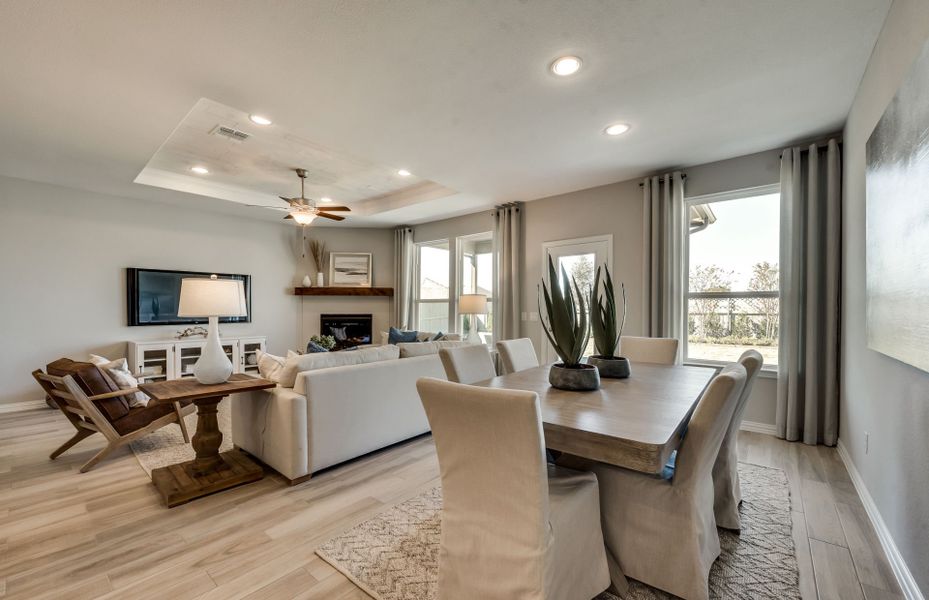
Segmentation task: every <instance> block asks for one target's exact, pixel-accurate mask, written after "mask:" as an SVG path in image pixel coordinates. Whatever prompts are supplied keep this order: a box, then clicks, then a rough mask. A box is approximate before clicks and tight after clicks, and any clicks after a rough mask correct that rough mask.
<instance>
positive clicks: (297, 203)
mask: <svg viewBox="0 0 929 600" xmlns="http://www.w3.org/2000/svg"><path fill="white" fill-rule="evenodd" d="M294 170H295V171H296V172H297V177H299V178H300V197H299V198H285V197H284V196H278V198H280V199H281V200H283V201H284V202H286V203H287V204H289V205H290V208H286V209H285V208H281V209H279V210H287V211H289V212H288V215H287V216H286V217H284V219H293V220H294V221H295V222H296V223H297V224H298V225H309V224H310V223H312V222H313V221H314V220H315V219H316V217H323V218H325V219H332V220H333V221H342V220H344V219H345V217H343V216H340V215H330V214H329V213H330V212H343V211H344V212H348V211H350V210H351V209H350V208H349V207H347V206H325V207H323V208H318V207H317V206H316V201H315V200H310V199H308V198H307V197H306V194H305V193H304V191H303V185H304V181H305V180H306V169H294Z"/></svg>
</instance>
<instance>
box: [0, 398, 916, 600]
mask: <svg viewBox="0 0 929 600" xmlns="http://www.w3.org/2000/svg"><path fill="white" fill-rule="evenodd" d="M69 429H70V425H68V424H67V423H66V422H65V420H64V419H63V418H62V417H61V416H60V414H58V413H57V412H53V411H51V410H44V409H42V410H33V411H28V412H21V413H12V414H3V415H0V597H2V598H4V600H6V599H7V598H29V599H42V598H68V599H69V600H80V599H83V598H98V597H102V598H132V599H133V600H141V599H146V598H171V599H172V600H183V599H187V598H190V599H193V598H198V599H204V600H206V599H222V600H230V599H235V598H249V599H259V598H261V599H272V598H326V599H328V600H338V599H347V598H368V596H367V595H366V594H364V593H363V592H361V591H360V590H358V589H357V588H356V587H355V586H354V585H353V584H352V583H351V582H350V581H348V580H347V579H346V578H345V577H343V576H342V575H341V574H339V573H338V572H337V571H335V570H334V569H333V568H332V567H330V566H329V565H328V564H326V563H325V562H323V561H322V560H320V559H319V558H318V557H317V556H316V555H315V554H314V553H313V550H314V549H315V548H316V546H318V545H319V544H321V543H322V542H324V541H325V540H327V539H329V538H330V537H332V536H334V535H335V534H337V533H339V532H340V531H342V530H344V529H346V528H348V527H349V526H351V525H353V524H354V523H357V522H359V521H362V520H364V519H366V518H368V517H371V516H373V515H375V514H376V513H378V512H379V511H381V510H382V509H383V508H384V507H386V506H389V505H392V504H395V503H397V502H399V501H402V500H404V499H406V498H408V497H411V496H414V495H416V494H418V493H419V492H421V491H423V490H426V489H429V488H430V487H432V486H434V485H436V484H437V483H438V465H437V462H436V458H435V450H434V446H433V444H432V440H431V439H430V438H428V437H427V438H419V439H417V440H414V441H412V442H408V443H406V444H403V445H401V446H398V447H395V448H392V449H390V450H387V451H384V452H381V453H379V454H376V455H373V456H370V457H367V458H364V459H361V460H358V461H355V462H352V463H349V464H347V465H344V466H342V467H338V468H336V469H333V470H330V471H328V472H325V473H323V474H321V475H319V476H317V477H314V478H313V479H312V480H310V481H308V482H306V483H304V484H302V485H299V486H296V487H292V488H291V487H287V486H286V485H285V484H284V483H283V480H282V479H281V478H280V477H279V476H278V475H270V476H268V477H266V478H265V479H263V480H262V481H260V482H257V483H254V484H250V485H247V486H243V487H240V488H237V489H235V490H229V491H226V492H223V493H221V494H217V495H214V496H210V497H208V498H203V499H200V500H196V501H194V502H192V503H190V504H187V505H184V506H181V507H178V508H174V509H170V510H169V509H166V508H164V507H163V506H162V504H161V501H160V498H159V497H158V495H157V493H156V491H155V488H154V486H152V484H151V482H150V480H149V479H148V477H147V476H146V475H145V473H144V472H143V471H142V469H141V467H139V465H138V463H137V462H136V460H135V458H134V457H133V456H132V454H131V451H129V450H128V449H124V450H122V451H121V452H119V453H117V455H116V456H115V457H114V458H112V459H109V460H106V461H104V462H103V463H101V464H100V465H99V466H98V467H97V468H96V469H94V470H93V471H91V472H90V473H86V474H80V473H78V472H77V469H78V467H79V466H80V465H81V464H82V463H83V462H84V461H86V460H87V459H88V458H89V457H90V456H91V455H92V454H93V453H94V452H95V451H96V450H97V449H98V448H99V447H100V446H101V443H100V441H94V440H93V439H92V438H91V440H87V441H85V442H83V443H82V444H81V445H79V446H78V447H77V448H75V449H73V450H72V451H71V452H68V453H66V454H65V455H64V456H63V457H61V458H60V459H58V460H56V461H50V460H48V454H49V452H51V451H52V450H53V449H54V448H55V447H57V446H58V445H59V444H60V443H61V442H63V441H64V440H65V439H67V438H68V437H69V436H70V435H71V432H70V431H69ZM101 439H102V438H101ZM740 441H741V447H742V448H741V450H742V457H743V459H744V460H747V461H749V462H753V463H757V464H763V465H771V466H777V467H780V468H783V469H785V470H786V471H787V474H788V477H789V479H790V482H791V495H792V499H793V510H794V513H793V516H794V537H795V541H796V544H797V554H798V558H799V563H800V583H801V588H802V591H803V595H804V598H816V597H817V593H818V597H819V598H822V599H827V598H828V599H833V598H835V599H842V600H854V599H857V598H866V599H867V600H880V599H887V598H899V597H901V596H900V590H899V588H898V587H897V585H896V582H895V580H894V578H893V574H892V572H891V570H890V567H889V566H888V564H887V562H886V560H885V559H884V557H883V554H882V552H881V549H880V546H879V544H878V541H877V538H876V537H875V534H874V532H873V530H872V529H871V526H870V524H869V522H868V519H867V516H866V514H865V512H864V508H863V507H862V505H861V502H860V501H859V499H858V497H857V495H856V494H855V491H854V489H853V487H852V484H851V482H850V480H849V478H848V474H847V473H846V471H845V468H844V467H843V465H842V463H841V462H840V460H839V458H838V456H837V454H836V452H835V451H834V450H832V449H827V448H822V447H819V448H814V447H809V446H803V445H800V444H788V443H786V442H782V441H780V440H777V439H775V438H772V437H769V436H764V435H759V434H752V433H743V434H742V437H741V440H740Z"/></svg>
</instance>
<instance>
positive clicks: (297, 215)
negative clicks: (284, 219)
mask: <svg viewBox="0 0 929 600" xmlns="http://www.w3.org/2000/svg"><path fill="white" fill-rule="evenodd" d="M290 216H291V217H293V218H294V221H296V222H297V225H309V224H310V223H312V222H313V221H314V220H315V219H316V215H315V214H313V213H311V212H303V211H294V212H292V213H290Z"/></svg>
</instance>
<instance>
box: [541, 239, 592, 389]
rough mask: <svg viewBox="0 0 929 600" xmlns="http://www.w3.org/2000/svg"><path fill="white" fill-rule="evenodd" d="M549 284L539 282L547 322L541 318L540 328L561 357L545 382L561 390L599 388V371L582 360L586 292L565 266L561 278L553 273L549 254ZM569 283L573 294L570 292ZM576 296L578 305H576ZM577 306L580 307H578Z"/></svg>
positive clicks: (586, 330)
mask: <svg viewBox="0 0 929 600" xmlns="http://www.w3.org/2000/svg"><path fill="white" fill-rule="evenodd" d="M548 273H549V278H548V281H549V285H551V290H549V287H548V286H546V285H545V282H544V281H543V282H542V292H543V293H542V294H540V296H543V297H544V300H545V312H544V313H543V314H544V315H546V316H547V317H548V321H547V322H546V319H545V318H544V317H543V318H542V331H544V332H545V335H546V336H547V337H548V341H549V342H550V343H551V345H552V348H554V349H555V352H556V353H557V354H558V357H559V358H561V362H560V363H556V364H554V365H552V368H551V369H550V370H549V372H548V382H549V383H550V384H551V385H552V387H556V388H558V389H561V390H572V391H588V390H596V389H597V388H599V387H600V373H599V371H597V368H596V367H594V366H593V365H588V364H584V363H583V362H582V359H583V356H584V349H585V348H586V347H587V341H588V340H589V339H590V325H589V322H588V315H587V306H586V302H585V294H582V293H581V289H580V287H578V285H577V281H576V280H573V278H572V280H571V281H569V280H568V274H567V272H565V270H564V267H561V273H560V275H561V277H560V279H559V276H558V274H557V273H556V272H555V265H554V263H553V262H552V259H551V257H549V259H548ZM572 283H573V289H574V294H572V293H571V290H572ZM575 298H577V304H575ZM542 299H543V298H540V299H539V304H540V306H539V312H540V313H542V306H541V302H542ZM578 305H579V306H578Z"/></svg>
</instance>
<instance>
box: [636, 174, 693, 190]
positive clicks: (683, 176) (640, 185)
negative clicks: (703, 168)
mask: <svg viewBox="0 0 929 600" xmlns="http://www.w3.org/2000/svg"><path fill="white" fill-rule="evenodd" d="M659 179H661V178H660V177H659ZM681 179H687V173H681ZM659 183H660V181H659ZM639 187H645V184H644V183H642V182H639Z"/></svg>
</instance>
